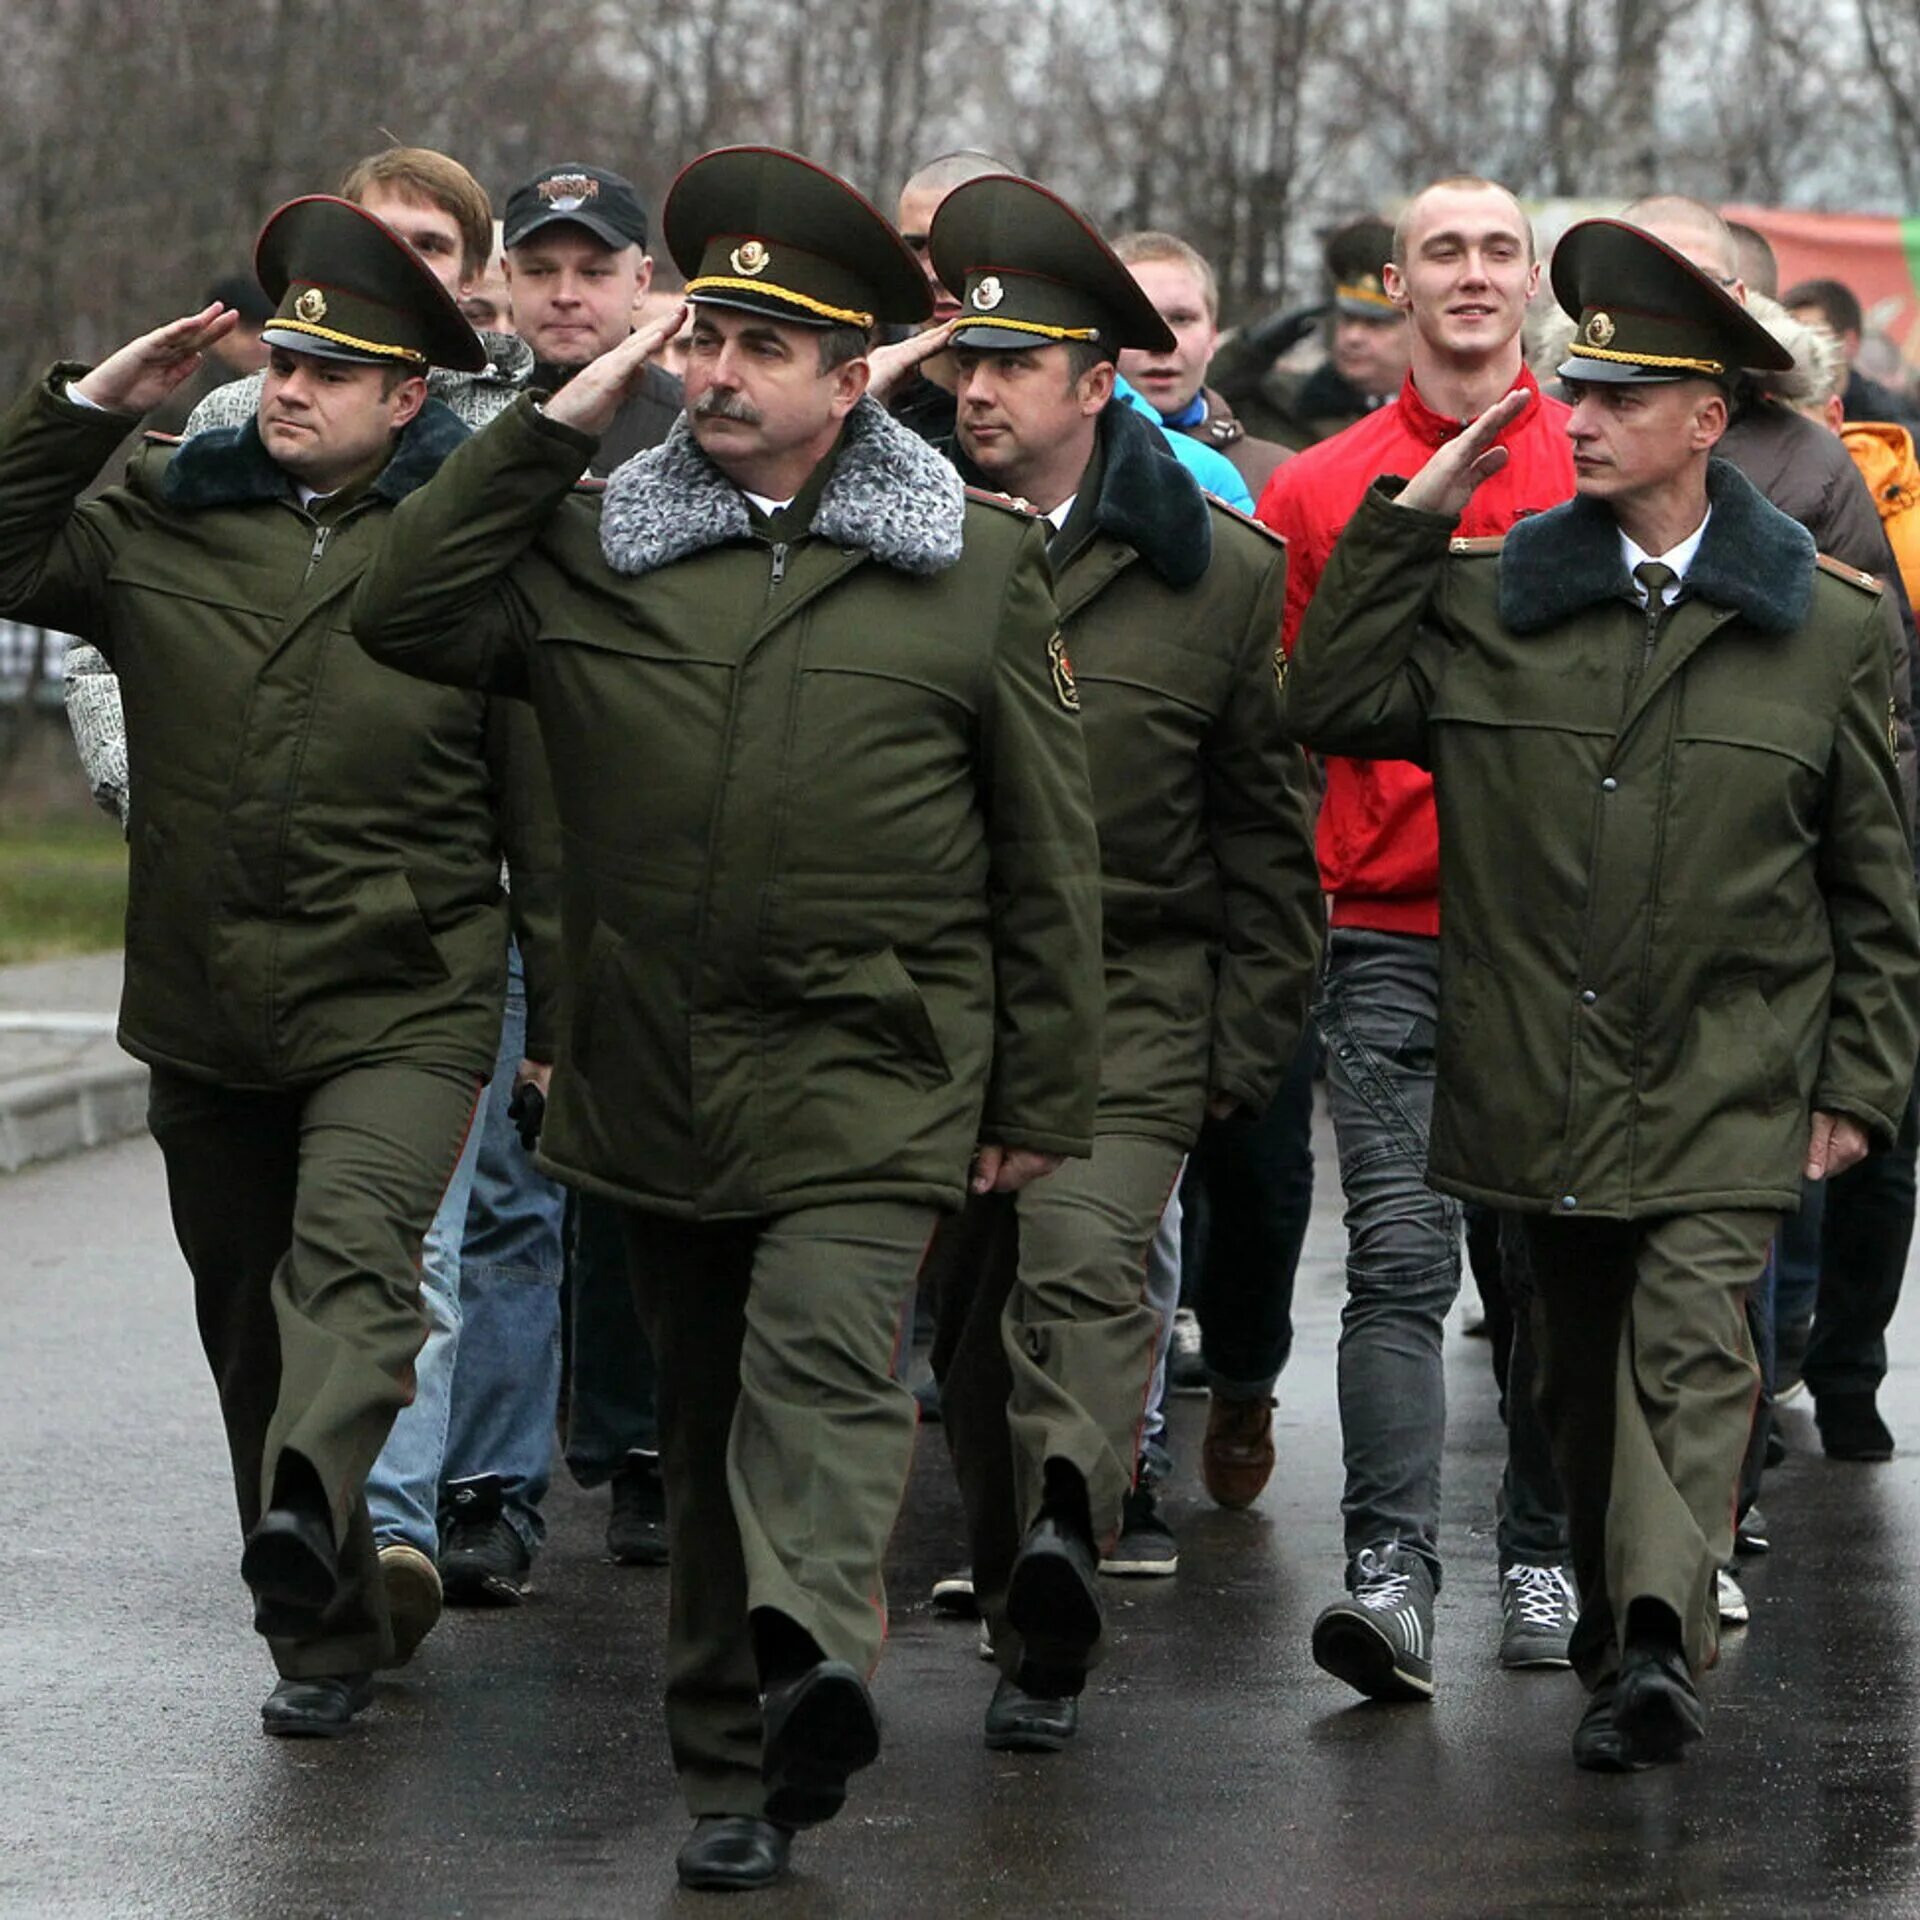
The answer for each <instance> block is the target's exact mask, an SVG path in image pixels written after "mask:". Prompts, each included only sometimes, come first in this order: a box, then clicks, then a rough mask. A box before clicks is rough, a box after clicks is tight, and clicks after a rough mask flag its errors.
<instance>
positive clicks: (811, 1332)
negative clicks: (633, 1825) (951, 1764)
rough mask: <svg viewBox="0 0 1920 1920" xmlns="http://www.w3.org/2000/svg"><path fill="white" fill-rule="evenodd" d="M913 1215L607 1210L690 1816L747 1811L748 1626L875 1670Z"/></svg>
mask: <svg viewBox="0 0 1920 1920" xmlns="http://www.w3.org/2000/svg"><path fill="white" fill-rule="evenodd" d="M934 1219H935V1215H934V1212H933V1209H932V1208H930V1207H921V1206H911V1205H905V1204H901V1203H895V1202H887V1201H864V1202H849V1203H846V1204H842V1205H839V1206H825V1207H809V1208H804V1209H802V1210H800V1211H797V1212H794V1213H788V1214H782V1215H779V1216H777V1217H774V1218H770V1219H756V1220H724V1221H692V1220H677V1219H672V1218H669V1217H667V1216H666V1215H664V1214H656V1213H644V1212H641V1211H639V1210H637V1209H631V1208H630V1209H627V1210H626V1211H625V1213H624V1217H623V1225H624V1228H625V1233H626V1243H627V1260H628V1269H629V1273H630V1275H631V1277H632V1281H633V1289H634V1299H635V1302H636V1304H637V1306H638V1308H639V1313H640V1319H641V1323H642V1325H643V1326H644V1327H645V1328H646V1331H647V1334H648V1337H649V1338H650V1339H651V1340H652V1342H653V1350H654V1356H655V1360H656V1363H657V1365H658V1367H659V1380H660V1385H659V1395H660V1467H661V1474H662V1477H663V1478H664V1480H665V1483H666V1495H667V1538H668V1546H669V1562H668V1564H669V1567H670V1570H671V1572H670V1579H671V1599H670V1603H669V1612H668V1624H667V1700H666V1706H667V1733H668V1737H669V1739H670V1740H671V1742H672V1745H673V1761H674V1767H675V1769H676V1771H677V1772H678V1773H679V1776H680V1786H681V1791H682V1793H683V1794H684V1795H685V1796H686V1801H687V1805H688V1807H689V1808H690V1810H691V1811H692V1812H693V1814H694V1815H695V1816H696V1817H699V1816H701V1815H705V1814H757V1813H759V1812H760V1810H761V1808H762V1806H763V1805H764V1803H765V1794H764V1790H763V1788H762V1785H761V1780H760V1690H761V1675H760V1672H759V1667H758V1663H757V1660H756V1658H755V1651H754V1623H753V1617H754V1615H755V1614H758V1613H771V1614H775V1615H778V1616H781V1618H782V1620H783V1621H784V1622H790V1623H791V1624H792V1626H794V1627H797V1628H799V1629H800V1630H801V1631H802V1632H803V1633H805V1634H806V1635H807V1636H808V1637H809V1638H810V1639H811V1640H812V1641H813V1643H814V1645H815V1646H817V1647H818V1648H819V1650H820V1652H821V1653H822V1654H823V1655H824V1656H826V1657H827V1658H828V1659H832V1660H845V1661H848V1662H850V1663H851V1664H852V1665H853V1666H854V1667H855V1668H857V1669H858V1670H860V1671H861V1672H863V1673H867V1672H871V1670H872V1669H873V1666H874V1664H875V1663H876V1662H877V1661H878V1659H879V1657H880V1646H881V1642H882V1641H883V1640H884V1639H885V1637H886V1626H887V1606H886V1593H885V1589H884V1587H883V1585H882V1582H881V1562H882V1560H883V1559H884V1557H885V1554H886V1549H887V1541H888V1538H889V1536H890V1535H891V1534H892V1532H893V1523H894V1521H895V1520H896V1519H897V1518H898V1517H899V1512H900V1503H901V1501H902V1500H903V1499H904V1498H905V1496H906V1490H907V1475H908V1473H909V1471H910V1470H911V1468H912V1465H913V1441H914V1430H915V1425H916V1421H917V1417H918V1410H917V1409H916V1407H915V1406H914V1402H913V1396H912V1395H911V1394H910V1393H908V1392H907V1390H906V1388H905V1387H904V1386H902V1385H901V1383H900V1379H899V1372H898V1361H899V1358H900V1349H901V1345H902V1341H903V1338H904V1328H905V1321H906V1311H907V1306H908V1303H909V1301H910V1300H911V1299H912V1296H913V1287H914V1281H915V1278H916V1276H917V1275H918V1273H919V1270H920V1262H921V1259H922V1256H923V1255H924V1254H925V1252H926V1247H927V1241H928V1238H929V1236H930V1235H931V1234H932V1232H933V1225H934Z"/></svg>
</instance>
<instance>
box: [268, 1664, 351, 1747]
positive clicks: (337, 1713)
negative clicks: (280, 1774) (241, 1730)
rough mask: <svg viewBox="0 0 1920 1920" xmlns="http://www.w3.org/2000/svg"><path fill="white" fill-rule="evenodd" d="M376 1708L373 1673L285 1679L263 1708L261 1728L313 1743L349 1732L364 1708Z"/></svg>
mask: <svg viewBox="0 0 1920 1920" xmlns="http://www.w3.org/2000/svg"><path fill="white" fill-rule="evenodd" d="M372 1705H373V1675H372V1674H370V1673H338V1674H322V1675H320V1676H318V1677H316V1678H314V1679H311V1680H282V1681H281V1682H280V1684H279V1685H278V1686H277V1687H275V1688H274V1690H273V1691H272V1692H271V1693H270V1694H268V1695H267V1697H266V1699H265V1700H264V1701H263V1702H262V1703H261V1707H260V1725H261V1727H262V1728H263V1729H264V1730H265V1731H266V1732H268V1733H277V1734H280V1735H281V1736H282V1737H287V1738H293V1739H309V1740H331V1739H333V1738H334V1737H335V1736H336V1735H337V1734H342V1733H345V1732H346V1730H347V1728H348V1726H349V1725H350V1724H351V1723H352V1720H353V1716H354V1715H355V1714H356V1713H358V1712H359V1711H360V1709H361V1708H362V1707H370V1706H372Z"/></svg>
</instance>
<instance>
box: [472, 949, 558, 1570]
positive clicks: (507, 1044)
mask: <svg viewBox="0 0 1920 1920" xmlns="http://www.w3.org/2000/svg"><path fill="white" fill-rule="evenodd" d="M526 1041H527V990H526V976H525V974H524V973H523V972H522V970H521V965H520V954H519V951H518V949H517V948H516V949H515V950H514V951H513V953H512V954H511V955H510V957H509V966H508V973H507V1015H506V1020H505V1022H504V1024H503V1025H502V1028H501V1033H500V1056H499V1060H498V1062H497V1064H496V1066H495V1069H494V1076H493V1083H492V1085H491V1086H490V1087H489V1088H488V1089H487V1099H486V1109H485V1126H484V1129H483V1131H482V1134H481V1140H480V1158H479V1162H478V1165H477V1166H476V1168H475V1171H474V1179H473V1197H472V1200H471V1202H470V1203H469V1205H468V1208H467V1219H466V1238H465V1240H464V1242H463V1243H462V1246H461V1252H460V1307H461V1313H462V1317H463V1322H464V1324H463V1325H462V1327H461V1331H460V1353H459V1358H458V1360H457V1361H456V1362H455V1365H454V1370H453V1405H452V1410H451V1416H450V1420H449V1424H448V1428H447V1445H446V1459H445V1464H444V1466H443V1468H442V1479H443V1481H445V1482H448V1483H451V1482H453V1481H457V1480H471V1479H477V1478H479V1477H480V1476H481V1475H484V1474H491V1475H493V1476H494V1477H495V1478H497V1479H498V1481H499V1482H500V1503H501V1512H502V1514H503V1516H504V1517H505V1519H506V1520H507V1522H508V1524H509V1525H510V1526H511V1527H512V1528H513V1529H514V1531H515V1532H516V1533H518V1534H519V1535H520V1537H521V1539H522V1541H524V1542H525V1544H526V1548H527V1551H528V1552H529V1553H532V1552H535V1551H537V1550H538V1548H539V1546H540V1543H541V1541H542V1540H543V1539H544V1538H545V1537H546V1530H547V1529H546V1521H545V1520H544V1518H543V1517H542V1516H541V1512H540V1503H541V1501H542V1500H543V1499H544V1498H545V1497H546V1492H547V1482H548V1479H549V1477H550V1474H551V1471H552V1466H553V1418H554V1411H555V1409H556V1408H557V1407H558V1405H559V1401H560V1274H561V1266H562V1262H561V1251H560V1231H561V1226H562V1223H563V1221H564V1219H565V1216H566V1198H567V1196H566V1190H565V1189H564V1188H563V1187H561V1186H560V1185H559V1183H558V1182H557V1181H554V1180H549V1179H548V1178H547V1176H546V1175H545V1174H544V1173H542V1172H541V1171H540V1169H539V1168H538V1167H536V1166H535V1165H534V1163H533V1156H532V1154H530V1153H529V1152H528V1151H527V1150H526V1148H525V1147H524V1146H523V1145H522V1144H521V1141H520V1132H519V1129H518V1128H517V1127H516V1126H515V1125H514V1123H513V1121H512V1119H511V1118H510V1117H509V1116H508V1113H507V1107H508V1104H509V1102H510V1101H511V1100H512V1098H513V1075H514V1069H515V1068H516V1067H518V1065H519V1064H520V1061H521V1059H522V1057H523V1055H524V1052H525V1048H526Z"/></svg>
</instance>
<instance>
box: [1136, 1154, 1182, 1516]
mask: <svg viewBox="0 0 1920 1920" xmlns="http://www.w3.org/2000/svg"><path fill="white" fill-rule="evenodd" d="M1180 1242H1181V1234H1180V1182H1179V1181H1178V1180H1176V1181H1175V1182H1174V1183H1173V1192H1172V1193H1171V1194H1169V1195H1168V1197H1167V1208H1166V1211H1165V1212H1164V1213H1163V1214H1161V1216H1160V1230H1159V1231H1158V1232H1157V1233H1156V1234H1155V1235H1154V1236H1153V1245H1152V1246H1151V1247H1149V1248H1148V1249H1147V1304H1148V1305H1149V1306H1150V1307H1152V1309H1153V1310H1154V1312H1155V1313H1157V1314H1158V1315H1159V1316H1160V1338H1159V1340H1158V1342H1157V1343H1156V1344H1155V1346H1154V1349H1153V1380H1152V1383H1151V1384H1150V1385H1149V1386H1148V1388H1147V1417H1146V1421H1145V1423H1144V1424H1143V1425H1142V1427H1141V1429H1140V1460H1141V1465H1142V1467H1143V1469H1144V1471H1145V1474H1146V1477H1147V1478H1148V1479H1149V1480H1165V1479H1166V1478H1167V1476H1168V1475H1169V1474H1170V1473H1172V1471H1173V1450H1172V1448H1171V1447H1169V1446H1168V1445H1167V1351H1168V1349H1169V1348H1170V1347H1171V1346H1172V1345H1173V1313H1174V1309H1175V1308H1176V1307H1177V1306H1179V1304H1180Z"/></svg>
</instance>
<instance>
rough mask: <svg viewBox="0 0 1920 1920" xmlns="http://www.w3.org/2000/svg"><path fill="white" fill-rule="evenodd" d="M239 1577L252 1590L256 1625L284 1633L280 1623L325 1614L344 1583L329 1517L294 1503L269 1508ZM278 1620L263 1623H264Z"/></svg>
mask: <svg viewBox="0 0 1920 1920" xmlns="http://www.w3.org/2000/svg"><path fill="white" fill-rule="evenodd" d="M240 1578H241V1579H242V1580H244V1581H245V1582H246V1583H247V1585H248V1586H249V1587H251V1588H252V1589H253V1598H254V1603H255V1617H254V1624H255V1626H257V1627H259V1629H260V1631H261V1632H262V1633H280V1632H284V1631H286V1630H287V1629H286V1628H285V1627H284V1626H282V1625H280V1624H278V1623H279V1622H280V1621H281V1620H284V1619H288V1618H291V1619H292V1620H295V1621H298V1620H301V1619H302V1618H303V1617H304V1618H305V1620H306V1621H307V1622H308V1624H311V1619H312V1616H314V1615H316V1614H320V1613H324V1612H325V1611H326V1610H327V1608H328V1607H329V1606H331V1605H332V1604H333V1597H334V1595H335V1594H336V1593H337V1592H338V1591H339V1588H340V1556H339V1555H338V1553H336V1552H335V1551H334V1545H333V1533H332V1531H331V1529H330V1528H329V1527H328V1525H327V1523H326V1521H325V1520H323V1519H321V1518H320V1517H319V1516H318V1515H316V1514H312V1513H306V1512H303V1511H301V1510H300V1509H298V1508H295V1507H269V1508H268V1509H267V1510H266V1512H265V1513H263V1514H262V1515H261V1516H260V1518H259V1519H258V1521H256V1522H255V1523H254V1529H253V1531H252V1532H251V1533H250V1534H248V1535H247V1544H246V1547H245V1548H244V1549H243V1551H242V1552H241V1555H240ZM269 1621H270V1622H274V1624H263V1622H269Z"/></svg>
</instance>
